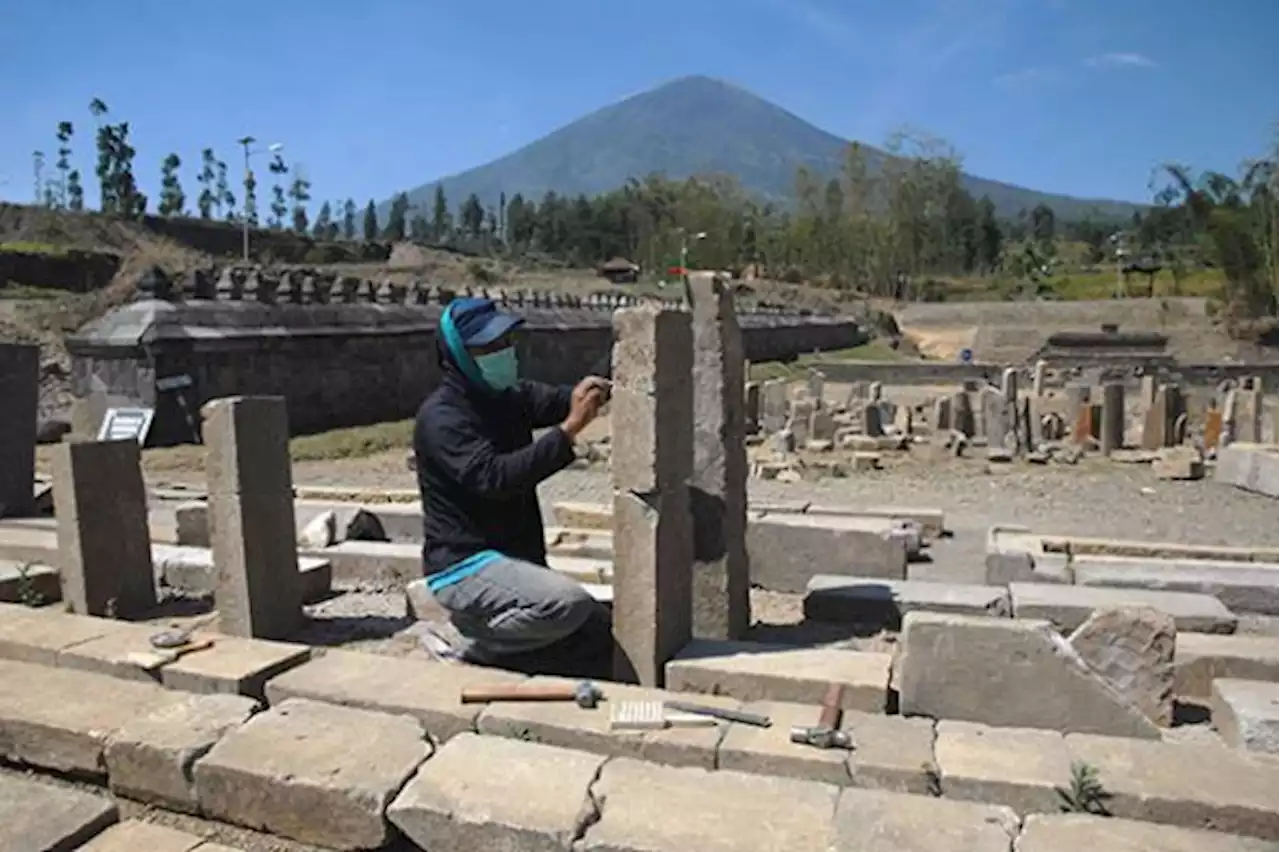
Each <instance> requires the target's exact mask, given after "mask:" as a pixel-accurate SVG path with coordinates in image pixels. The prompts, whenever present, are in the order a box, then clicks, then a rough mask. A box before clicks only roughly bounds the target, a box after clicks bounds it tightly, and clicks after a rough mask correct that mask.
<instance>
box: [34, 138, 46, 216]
mask: <svg viewBox="0 0 1280 852" xmlns="http://www.w3.org/2000/svg"><path fill="white" fill-rule="evenodd" d="M31 170H32V171H33V172H34V173H35V178H36V189H35V196H34V198H35V203H36V204H45V203H46V202H47V201H48V198H47V190H46V188H45V181H44V151H32V152H31Z"/></svg>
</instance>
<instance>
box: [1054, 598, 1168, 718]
mask: <svg viewBox="0 0 1280 852" xmlns="http://www.w3.org/2000/svg"><path fill="white" fill-rule="evenodd" d="M1177 635H1178V634H1177V629H1176V628H1175V627H1174V624H1173V617H1172V616H1170V615H1168V614H1167V613H1163V612H1160V611H1159V610H1154V609H1150V608H1146V607H1119V608H1115V609H1099V610H1094V613H1093V615H1091V616H1090V617H1089V620H1088V621H1086V622H1085V623H1084V624H1082V625H1080V626H1079V627H1078V628H1076V630H1075V632H1074V633H1072V634H1071V638H1070V639H1069V640H1068V641H1070V643H1071V647H1072V648H1074V649H1075V651H1076V653H1077V654H1079V655H1080V656H1081V657H1082V658H1083V659H1084V661H1085V662H1086V663H1087V664H1088V665H1089V668H1091V669H1093V671H1094V672H1095V673H1096V674H1098V675H1099V676H1101V677H1102V678H1103V679H1104V680H1105V681H1106V682H1107V683H1109V684H1110V685H1111V687H1112V688H1113V689H1115V691H1116V692H1118V693H1120V695H1122V696H1123V697H1124V699H1125V700H1126V701H1128V702H1129V703H1130V704H1132V705H1133V706H1134V707H1136V708H1138V710H1140V711H1142V714H1143V715H1144V716H1146V717H1147V718H1148V719H1150V720H1151V721H1152V722H1154V723H1156V724H1157V725H1160V726H1161V727H1166V728H1167V727H1169V726H1170V725H1172V724H1173V698H1174V691H1173V650H1174V643H1175V640H1176V639H1177Z"/></svg>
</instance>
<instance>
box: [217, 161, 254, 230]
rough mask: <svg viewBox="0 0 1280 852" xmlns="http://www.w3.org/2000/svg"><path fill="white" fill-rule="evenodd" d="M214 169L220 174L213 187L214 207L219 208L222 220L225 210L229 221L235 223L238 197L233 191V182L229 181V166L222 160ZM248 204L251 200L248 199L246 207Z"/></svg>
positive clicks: (246, 199)
mask: <svg viewBox="0 0 1280 852" xmlns="http://www.w3.org/2000/svg"><path fill="white" fill-rule="evenodd" d="M214 168H215V170H216V171H217V173H218V177H217V179H216V180H215V181H214V187H213V194H214V197H215V199H216V200H215V201H214V205H215V206H216V207H217V208H218V216H219V218H221V216H222V211H223V210H224V209H225V210H226V211H227V221H234V220H235V218H236V195H235V193H234V192H232V191H231V181H230V180H228V179H227V164H226V163H225V162H223V161H222V160H218V162H217V163H215V164H214ZM248 204H249V199H248V197H246V198H245V205H246V207H247V206H248Z"/></svg>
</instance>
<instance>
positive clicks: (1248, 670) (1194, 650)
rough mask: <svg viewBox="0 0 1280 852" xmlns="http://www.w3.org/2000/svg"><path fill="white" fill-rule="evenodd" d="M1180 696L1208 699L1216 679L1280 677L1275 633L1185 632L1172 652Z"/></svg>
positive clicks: (1274, 679) (1270, 680)
mask: <svg viewBox="0 0 1280 852" xmlns="http://www.w3.org/2000/svg"><path fill="white" fill-rule="evenodd" d="M1173 667H1174V681H1175V689H1176V691H1177V693H1178V694H1179V695H1187V696H1195V697H1199V698H1208V697H1209V695H1210V684H1211V683H1212V682H1213V680H1214V679H1215V678H1236V679H1240V680H1260V681H1268V682H1270V683H1272V684H1274V683H1275V682H1276V680H1277V679H1280V646H1278V645H1277V643H1276V640H1275V637H1273V636H1245V635H1236V636H1214V635H1212V634H1208V633H1184V634H1182V635H1181V636H1179V637H1178V647H1177V649H1176V650H1175V651H1174V654H1173Z"/></svg>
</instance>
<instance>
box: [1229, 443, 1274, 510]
mask: <svg viewBox="0 0 1280 852" xmlns="http://www.w3.org/2000/svg"><path fill="white" fill-rule="evenodd" d="M1213 479H1214V481H1215V482H1221V483H1224V484H1226V485H1234V486H1235V487H1236V488H1240V489H1243V490H1245V491H1252V492H1253V493H1255V494H1261V495H1265V496H1267V497H1277V496H1280V465H1278V464H1277V457H1276V451H1275V448H1274V447H1272V448H1268V447H1265V446H1263V445H1261V444H1249V443H1244V442H1236V443H1233V444H1231V445H1229V446H1226V447H1222V448H1221V449H1219V450H1218V457H1217V461H1216V463H1215V465H1214V473H1213Z"/></svg>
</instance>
